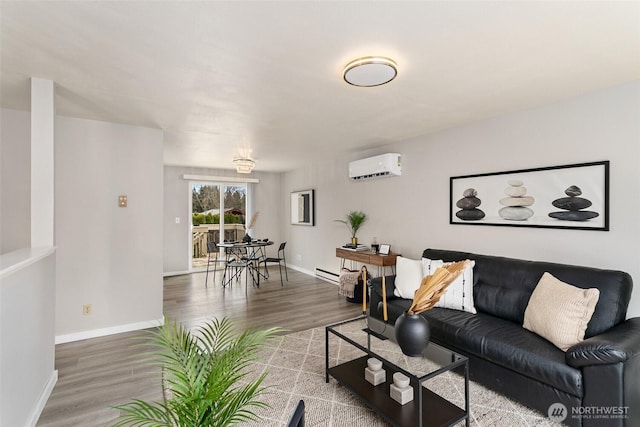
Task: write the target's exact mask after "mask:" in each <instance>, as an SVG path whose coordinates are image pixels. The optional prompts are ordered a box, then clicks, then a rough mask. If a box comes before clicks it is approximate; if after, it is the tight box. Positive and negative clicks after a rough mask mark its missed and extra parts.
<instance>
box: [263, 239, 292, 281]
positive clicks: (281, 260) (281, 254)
mask: <svg viewBox="0 0 640 427" xmlns="http://www.w3.org/2000/svg"><path fill="white" fill-rule="evenodd" d="M286 245H287V242H282V243H280V246H279V247H278V256H277V257H275V258H273V257H272V258H269V257H267V258H264V259H263V261H262V262H263V263H264V275H265V277H267V278H269V270H267V263H268V262H270V263H278V269H279V270H280V286H284V283H283V282H282V264H283V263H284V274H285V276H286V278H287V282H288V281H289V273H287V260H286V258H285V256H284V247H285V246H286Z"/></svg>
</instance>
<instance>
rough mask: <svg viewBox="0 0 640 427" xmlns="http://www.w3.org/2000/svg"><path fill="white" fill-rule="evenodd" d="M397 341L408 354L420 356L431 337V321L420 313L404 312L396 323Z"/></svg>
mask: <svg viewBox="0 0 640 427" xmlns="http://www.w3.org/2000/svg"><path fill="white" fill-rule="evenodd" d="M395 336H396V342H397V343H398V345H399V346H400V349H401V350H402V352H403V353H404V354H406V355H407V356H412V357H414V356H420V355H421V354H422V352H423V351H424V349H425V348H427V345H428V344H429V338H431V331H430V330H429V322H427V319H425V318H424V317H422V316H421V315H419V314H407V313H402V314H401V315H400V317H398V319H397V320H396V324H395Z"/></svg>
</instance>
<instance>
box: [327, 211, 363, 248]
mask: <svg viewBox="0 0 640 427" xmlns="http://www.w3.org/2000/svg"><path fill="white" fill-rule="evenodd" d="M334 221H337V222H341V223H343V224H344V225H346V226H347V228H348V229H349V233H351V244H352V245H357V244H358V238H357V237H356V234H357V233H358V230H359V229H360V227H362V225H363V224H364V223H365V222H366V221H367V214H366V213H364V212H362V211H351V212H349V213H348V214H347V219H336V220H334Z"/></svg>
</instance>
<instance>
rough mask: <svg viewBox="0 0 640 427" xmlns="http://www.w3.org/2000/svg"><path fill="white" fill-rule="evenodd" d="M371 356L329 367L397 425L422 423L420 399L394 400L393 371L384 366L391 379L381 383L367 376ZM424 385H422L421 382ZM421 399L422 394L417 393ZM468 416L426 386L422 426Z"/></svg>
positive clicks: (447, 423)
mask: <svg viewBox="0 0 640 427" xmlns="http://www.w3.org/2000/svg"><path fill="white" fill-rule="evenodd" d="M368 358H369V356H364V357H360V358H358V359H354V360H351V361H349V362H345V363H342V364H340V365H337V366H334V367H332V368H329V375H331V376H332V377H333V378H335V379H336V380H337V381H338V382H339V383H340V384H342V385H343V386H344V387H346V388H347V389H349V390H350V391H351V392H353V393H354V394H356V395H357V396H358V397H360V398H361V399H362V400H363V401H364V402H365V403H366V404H367V405H368V406H369V407H370V408H371V409H373V410H374V411H376V412H377V413H378V414H380V415H381V416H382V417H384V418H385V419H386V420H387V421H388V422H390V423H391V424H393V425H394V426H403V427H414V426H420V423H418V420H417V410H416V409H417V408H416V404H417V402H416V400H415V399H414V400H413V401H411V402H409V403H407V404H405V405H401V404H399V403H398V402H396V401H395V400H393V399H391V396H390V395H389V391H390V386H391V384H393V371H391V369H390V366H388V365H386V364H385V365H384V369H385V370H386V371H387V381H386V382H385V383H384V384H379V385H377V386H375V387H374V386H373V385H371V384H370V383H369V382H367V380H365V379H364V368H365V367H366V366H367V359H368ZM420 386H421V387H422V385H420ZM414 396H415V398H416V399H417V396H418V394H417V393H415V392H414ZM466 417H467V414H466V413H465V411H464V410H463V409H461V408H459V407H457V406H456V405H454V404H453V403H451V402H449V401H447V400H446V399H444V398H443V397H440V396H439V395H437V394H436V393H434V392H432V391H430V390H428V389H427V388H425V387H422V426H423V427H425V426H429V427H432V426H452V425H455V424H456V423H458V422H460V421H462V420H464V419H465V418H466Z"/></svg>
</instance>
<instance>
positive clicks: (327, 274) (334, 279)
mask: <svg viewBox="0 0 640 427" xmlns="http://www.w3.org/2000/svg"><path fill="white" fill-rule="evenodd" d="M315 276H316V277H317V278H318V279H322V280H324V281H325V282H329V283H333V284H334V285H337V284H339V278H340V275H339V274H337V273H334V272H333V271H329V270H325V269H322V268H318V267H316V272H315Z"/></svg>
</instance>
